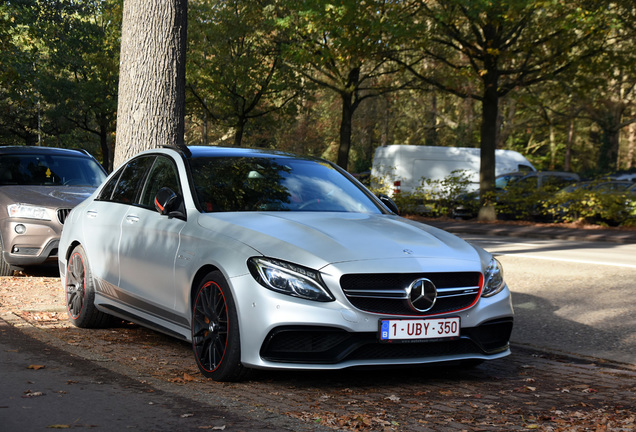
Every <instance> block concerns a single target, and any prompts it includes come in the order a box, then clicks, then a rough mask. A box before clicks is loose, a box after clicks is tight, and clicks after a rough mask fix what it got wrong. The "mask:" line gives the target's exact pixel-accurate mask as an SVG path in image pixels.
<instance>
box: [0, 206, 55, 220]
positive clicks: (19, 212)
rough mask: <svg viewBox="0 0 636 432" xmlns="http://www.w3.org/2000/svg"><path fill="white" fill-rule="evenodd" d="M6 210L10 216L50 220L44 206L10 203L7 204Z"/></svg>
mask: <svg viewBox="0 0 636 432" xmlns="http://www.w3.org/2000/svg"><path fill="white" fill-rule="evenodd" d="M7 212H9V217H12V218H25V219H40V220H51V218H50V217H49V214H48V211H47V209H46V208H44V207H34V206H30V205H24V204H10V205H8V206H7Z"/></svg>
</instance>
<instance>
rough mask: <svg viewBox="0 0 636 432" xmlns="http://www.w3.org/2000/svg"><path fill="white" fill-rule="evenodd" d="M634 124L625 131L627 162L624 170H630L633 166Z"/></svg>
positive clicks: (635, 125) (635, 128)
mask: <svg viewBox="0 0 636 432" xmlns="http://www.w3.org/2000/svg"><path fill="white" fill-rule="evenodd" d="M635 144H636V123H632V124H631V125H629V129H628V130H627V161H626V164H625V169H631V168H632V166H633V165H634V162H633V161H634V147H636V145H635Z"/></svg>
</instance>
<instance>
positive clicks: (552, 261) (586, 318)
mask: <svg viewBox="0 0 636 432" xmlns="http://www.w3.org/2000/svg"><path fill="white" fill-rule="evenodd" d="M462 237H464V238H465V239H467V240H469V241H471V242H473V243H475V244H478V245H480V246H482V247H484V248H485V249H486V250H488V251H490V252H493V253H494V254H496V255H497V256H498V258H499V260H500V261H501V262H502V264H503V266H504V271H505V279H506V282H507V283H508V286H509V287H510V289H511V291H512V296H513V304H514V307H515V327H514V330H513V334H512V342H513V343H517V344H524V345H528V346H532V347H536V348H539V349H547V350H550V351H554V352H560V353H566V354H576V355H579V356H584V357H592V358H600V359H606V360H611V361H615V362H620V363H627V364H632V365H636V313H634V311H636V296H635V295H634V294H635V291H636V244H619V243H612V242H590V241H570V240H541V239H530V238H514V237H496V236H484V235H462Z"/></svg>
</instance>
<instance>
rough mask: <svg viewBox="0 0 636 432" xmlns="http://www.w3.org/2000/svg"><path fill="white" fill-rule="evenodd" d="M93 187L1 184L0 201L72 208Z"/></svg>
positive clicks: (85, 196) (92, 190)
mask: <svg viewBox="0 0 636 432" xmlns="http://www.w3.org/2000/svg"><path fill="white" fill-rule="evenodd" d="M94 191H95V188H91V187H78V186H2V187H0V197H1V198H0V202H3V203H4V204H9V203H11V202H15V203H20V204H31V205H35V206H42V207H50V208H72V207H75V206H76V205H77V204H79V203H81V202H82V201H84V200H85V199H86V198H88V197H89V196H90V195H91V194H92V193H93V192H94Z"/></svg>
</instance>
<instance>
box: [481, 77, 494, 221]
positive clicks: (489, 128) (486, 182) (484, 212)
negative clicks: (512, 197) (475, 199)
mask: <svg viewBox="0 0 636 432" xmlns="http://www.w3.org/2000/svg"><path fill="white" fill-rule="evenodd" d="M481 107H482V108H481V111H482V113H481V115H482V117H481V161H480V167H479V189H480V197H481V208H480V209H479V220H495V219H496V218H497V215H496V213H495V207H494V205H495V203H494V201H493V199H494V197H493V194H494V191H495V148H496V147H497V117H498V116H499V94H498V92H497V80H496V78H493V79H491V80H488V81H486V82H485V91H484V99H483V101H482V105H481Z"/></svg>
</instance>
